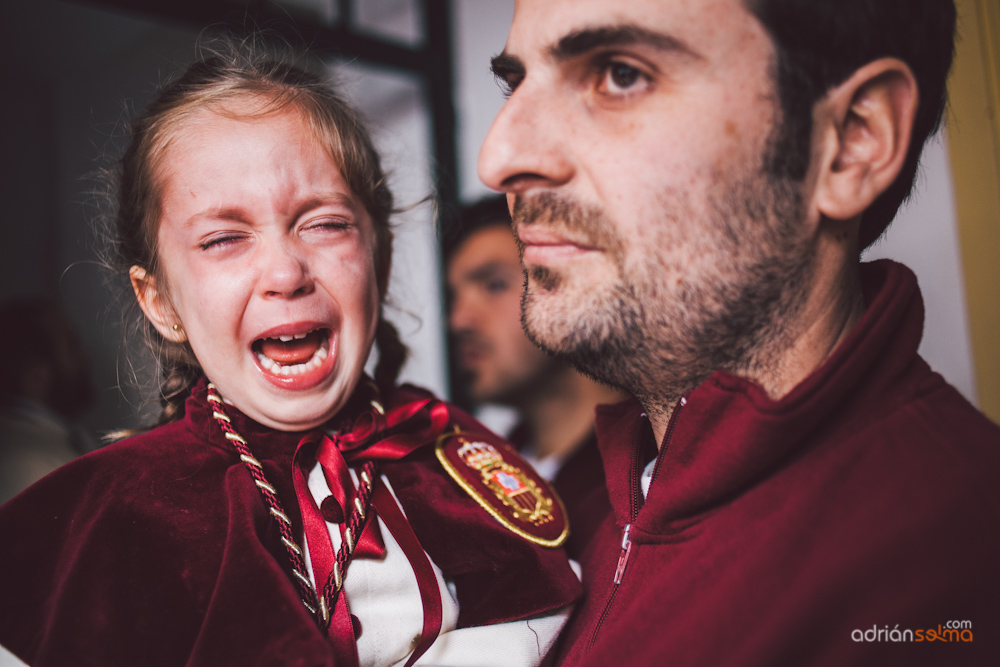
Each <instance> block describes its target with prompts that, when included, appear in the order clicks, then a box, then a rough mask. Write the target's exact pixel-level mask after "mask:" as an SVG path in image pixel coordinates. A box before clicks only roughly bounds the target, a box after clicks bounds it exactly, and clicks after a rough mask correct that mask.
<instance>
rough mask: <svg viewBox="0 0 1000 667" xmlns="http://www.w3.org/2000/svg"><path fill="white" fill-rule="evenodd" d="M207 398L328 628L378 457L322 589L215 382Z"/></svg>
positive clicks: (302, 591) (364, 476)
mask: <svg viewBox="0 0 1000 667" xmlns="http://www.w3.org/2000/svg"><path fill="white" fill-rule="evenodd" d="M207 398H208V400H209V401H210V402H211V403H212V404H213V408H212V416H213V417H215V420H216V421H217V422H218V423H219V426H220V427H221V428H222V432H223V435H225V436H226V439H227V440H229V441H230V442H231V443H232V444H233V446H234V447H235V448H236V450H237V452H239V455H240V460H241V461H243V463H244V465H245V466H246V468H247V470H248V471H249V472H250V475H251V476H252V477H253V480H254V483H255V484H256V485H257V490H258V491H260V495H261V496H262V497H263V499H264V502H265V504H266V505H267V508H268V511H269V513H270V514H271V516H272V518H274V520H275V523H277V524H278V530H279V531H280V532H281V542H282V544H283V545H284V546H285V550H286V551H287V552H288V560H289V561H290V563H291V566H292V574H293V575H295V582H296V584H297V585H298V589H299V598H300V599H301V600H302V604H303V605H304V606H305V608H306V609H308V610H309V613H311V614H312V615H313V616H314V617H315V618H316V622H317V623H318V624H319V626H320V628H321V629H323V630H326V628H327V627H329V625H330V610H331V609H333V607H334V605H335V604H336V601H337V596H338V595H339V594H340V591H341V590H342V589H343V587H344V574H346V572H347V566H348V565H349V564H350V562H351V558H352V557H353V556H354V549H355V547H356V546H357V543H358V539H359V538H360V537H361V533H362V531H364V528H365V525H366V523H367V521H366V519H367V518H368V516H369V510H370V509H371V504H372V486H373V484H374V481H375V479H376V478H377V477H378V466H377V465H376V464H375V461H368V462H366V463H365V464H364V466H363V467H362V469H361V473H360V474H359V475H358V477H359V480H360V484H359V485H358V493H357V496H355V498H354V508H353V509H352V511H351V516H350V518H349V519H348V521H347V526H346V530H345V531H344V540H343V541H342V542H341V544H340V549H339V550H338V551H337V559H336V561H334V563H333V569H332V570H331V571H330V576H329V577H327V581H326V584H325V585H324V586H323V591H322V593H320V592H318V591H317V590H316V587H315V586H314V585H313V583H312V581H311V580H310V579H309V575H308V573H307V572H306V566H305V561H304V560H303V557H302V549H301V548H300V547H299V545H298V543H297V542H296V541H295V535H294V533H292V522H291V520H290V519H289V518H288V515H287V514H285V511H284V509H283V508H282V506H281V501H280V500H279V499H278V493H277V491H275V489H274V487H273V486H271V484H270V483H269V482H268V481H267V478H266V477H264V468H263V466H262V465H261V464H260V461H258V460H257V459H256V458H254V456H253V453H252V452H251V451H250V446H249V445H248V444H247V441H246V440H245V439H244V438H243V436H241V435H240V434H239V433H237V432H236V429H235V428H233V425H232V422H231V420H230V419H229V417H228V416H227V415H226V413H225V410H224V409H223V407H222V397H221V396H220V395H219V394H218V391H217V390H216V387H215V385H214V384H212V383H209V385H208V396H207ZM371 404H372V407H373V408H375V409H376V410H377V411H378V412H379V413H382V414H384V411H383V409H382V406H381V405H380V404H379V403H378V402H376V401H372V402H371Z"/></svg>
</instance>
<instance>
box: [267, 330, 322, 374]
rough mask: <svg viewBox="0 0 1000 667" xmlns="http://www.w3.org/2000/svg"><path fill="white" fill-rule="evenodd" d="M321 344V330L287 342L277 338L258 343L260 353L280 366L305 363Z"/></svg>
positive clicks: (301, 335) (300, 335)
mask: <svg viewBox="0 0 1000 667" xmlns="http://www.w3.org/2000/svg"><path fill="white" fill-rule="evenodd" d="M283 338H288V336H283ZM322 344H323V332H322V331H321V330H316V331H310V332H309V333H308V334H305V335H303V334H299V335H298V336H296V337H294V338H292V340H287V341H284V340H279V339H278V338H264V339H263V340H261V341H260V343H259V345H260V351H261V352H262V353H263V354H264V355H265V356H267V357H268V358H270V359H272V360H274V361H276V362H278V363H279V364H281V365H282V366H294V365H296V364H304V363H306V362H307V361H309V360H310V359H311V358H312V356H313V355H314V354H315V353H316V350H317V349H318V348H319V346H320V345H322Z"/></svg>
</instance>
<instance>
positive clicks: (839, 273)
mask: <svg viewBox="0 0 1000 667" xmlns="http://www.w3.org/2000/svg"><path fill="white" fill-rule="evenodd" d="M849 251H850V249H849ZM856 256H857V255H856V253H855V254H854V257H856ZM827 257H830V258H831V259H830V262H829V265H828V266H819V267H818V270H817V271H816V273H815V274H814V277H813V280H812V281H811V285H810V286H809V288H808V290H809V293H808V295H807V296H806V298H805V300H804V301H803V303H802V306H801V308H799V309H797V310H796V311H795V316H794V317H793V318H792V320H791V321H787V322H781V323H777V324H776V326H775V327H774V331H776V332H781V334H782V335H777V336H774V337H773V338H772V339H770V340H769V341H766V342H765V344H763V345H760V346H759V347H758V349H757V350H755V354H754V356H753V358H752V359H749V360H747V361H746V363H745V364H744V366H743V367H740V368H731V369H726V370H728V371H730V372H732V373H733V374H734V375H738V376H740V377H744V378H746V379H748V380H751V381H753V382H755V383H756V384H758V385H759V386H760V387H761V388H762V389H763V390H764V391H765V392H766V393H767V395H768V396H769V397H770V398H772V399H773V400H779V399H781V398H783V397H784V396H786V395H787V394H788V393H789V392H791V391H792V389H794V388H795V387H796V386H797V385H798V384H799V383H800V382H802V381H803V380H805V379H806V378H807V377H809V375H811V374H812V373H813V371H815V370H816V369H817V368H819V366H820V365H821V364H822V363H823V362H824V361H825V360H826V359H827V358H828V357H829V356H830V355H831V354H832V353H833V351H834V350H835V349H836V348H837V346H838V345H840V343H841V342H842V341H843V340H844V338H845V337H846V336H847V334H848V333H850V331H851V329H853V328H854V325H855V324H857V323H858V321H859V320H860V319H861V316H862V315H863V314H864V309H865V304H864V297H863V295H862V293H861V281H860V276H859V268H860V266H859V263H858V262H857V261H856V260H854V261H844V262H837V261H836V254H835V253H831V254H830V255H827ZM768 343H770V344H768ZM704 379H705V378H701V379H700V380H699V381H698V382H697V383H696V384H695V385H694V386H690V387H688V388H687V389H686V390H684V391H683V392H681V393H676V392H671V395H670V396H659V397H648V396H647V397H639V400H640V402H641V403H642V405H643V407H644V408H645V409H646V414H647V415H648V416H649V420H650V423H651V424H652V427H653V433H654V435H655V436H656V442H657V447H660V446H661V445H662V443H663V437H664V435H665V434H666V431H667V427H668V425H669V423H670V418H671V416H672V415H673V412H674V409H675V407H676V405H677V401H678V400H679V399H680V396H681V394H682V393H686V392H687V391H691V390H693V389H695V387H696V386H697V384H700V382H702V381H704ZM675 394H676V395H675Z"/></svg>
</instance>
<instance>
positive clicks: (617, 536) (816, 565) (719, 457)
mask: <svg viewBox="0 0 1000 667" xmlns="http://www.w3.org/2000/svg"><path fill="white" fill-rule="evenodd" d="M861 277H862V284H863V288H864V293H865V300H866V303H867V304H868V307H867V310H866V313H865V315H864V317H863V318H862V320H861V321H860V322H859V323H858V324H857V326H856V327H855V328H854V329H853V330H852V331H851V332H850V333H849V334H848V336H847V337H846V338H845V340H844V341H843V342H842V343H841V344H840V345H839V346H838V347H837V349H836V350H835V351H834V352H833V354H832V355H831V356H830V358H828V359H827V360H826V361H825V362H824V363H823V364H822V365H821V366H820V368H818V369H817V370H816V371H815V372H814V373H813V374H812V375H811V376H809V377H808V378H806V379H805V380H804V381H803V382H802V383H801V384H800V385H798V386H797V387H795V388H794V389H793V390H792V391H791V393H789V394H788V395H787V396H785V397H784V398H782V399H781V400H779V401H772V400H770V399H769V398H768V397H767V396H766V394H765V393H764V392H763V391H762V390H761V389H760V388H759V387H758V386H756V385H755V384H753V383H751V382H748V381H746V380H744V379H741V378H738V377H734V376H733V375H730V374H727V373H723V372H717V373H715V374H714V375H712V376H711V377H710V378H709V379H708V380H706V381H705V382H704V383H703V384H702V385H701V386H699V387H698V388H696V389H694V390H693V391H692V392H690V393H689V394H688V395H687V396H686V399H687V403H686V405H685V406H684V407H682V408H680V409H679V411H676V412H675V416H674V422H673V433H672V434H670V435H669V436H668V438H669V439H665V441H664V443H663V446H662V447H661V450H660V453H659V462H658V466H659V467H658V469H657V473H656V476H655V477H654V479H653V481H652V484H651V486H650V489H649V494H648V496H647V498H646V499H645V501H643V500H642V495H641V494H640V493H639V492H638V484H639V473H640V472H641V470H642V468H643V465H644V464H645V463H646V460H647V459H644V458H643V456H642V452H643V451H644V448H645V447H647V446H648V445H649V444H650V442H651V441H652V438H653V436H652V431H651V429H650V427H649V422H648V421H647V420H646V419H645V418H644V417H642V415H641V412H642V408H641V407H640V406H639V405H638V404H637V403H635V402H629V403H624V404H619V405H618V406H614V407H608V408H602V409H599V411H598V420H597V437H598V442H599V443H600V446H601V453H602V455H603V457H604V460H605V473H606V476H607V480H608V485H609V489H610V496H611V504H612V506H613V508H614V515H613V516H612V517H610V518H609V519H608V520H607V521H606V522H605V523H604V524H602V526H601V528H600V529H599V531H598V534H597V536H596V537H595V538H594V540H593V541H592V542H591V546H590V548H589V549H588V551H587V552H586V554H585V557H584V558H583V561H582V563H581V564H582V566H583V576H584V578H583V581H584V588H585V590H586V592H587V597H586V598H585V600H584V603H583V606H582V607H580V608H578V610H577V614H576V617H575V618H574V619H573V620H571V621H570V625H569V626H568V627H567V630H566V631H565V633H564V636H563V639H562V641H563V651H562V660H561V662H562V664H566V665H630V666H636V665H684V666H685V667H690V666H694V665H705V666H711V667H725V666H729V665H735V666H739V667H755V666H760V667H765V666H766V667H772V666H776V665H781V666H784V665H809V666H810V667H821V666H827V667H844V666H846V665H870V666H871V667H885V666H886V665H907V666H914V665H962V666H963V667H970V666H978V665H990V666H995V665H1000V428H998V427H997V425H996V424H994V423H992V422H990V421H989V420H988V419H987V418H986V417H984V416H983V415H982V414H981V413H979V412H978V411H977V410H976V409H975V408H973V407H972V406H971V405H970V404H969V403H968V402H967V401H966V400H965V399H964V398H962V396H961V395H959V393H958V392H957V391H956V390H955V389H954V388H953V387H951V386H950V385H948V384H947V383H946V382H945V381H944V380H943V379H942V378H941V376H940V375H938V374H937V373H934V372H933V371H931V370H930V368H929V367H928V366H927V364H926V363H925V362H924V360H923V359H921V358H920V356H919V355H918V354H917V345H918V343H919V341H920V336H921V331H922V324H923V304H922V302H921V299H920V293H919V290H918V288H917V284H916V279H915V277H914V276H913V274H912V273H911V272H910V271H909V270H908V269H906V268H905V267H903V266H901V265H899V264H894V263H891V262H884V261H883V262H877V263H874V264H871V265H863V266H862V274H861ZM627 523H631V524H632V530H631V539H632V550H631V552H630V554H629V558H628V562H627V565H626V568H625V571H624V575H623V578H622V581H621V584H620V585H619V586H618V587H617V589H616V587H615V586H614V584H613V579H614V573H615V571H616V568H617V566H618V563H619V556H620V554H621V553H622V550H621V543H622V529H623V527H624V526H625V524H627ZM612 598H613V599H612ZM609 600H610V604H609ZM602 614H603V618H602ZM949 621H971V623H972V626H971V633H969V634H966V635H965V636H966V638H968V637H969V636H970V634H971V637H972V640H973V641H972V642H962V641H960V637H958V639H959V641H951V642H944V641H938V640H936V641H933V642H929V641H926V639H927V636H928V635H927V633H926V630H929V629H933V630H934V631H935V635H936V631H937V628H938V626H939V624H940V625H942V626H944V625H945V624H947V623H948V622H949ZM873 629H875V630H876V632H872V630H873ZM894 630H898V631H899V634H900V635H902V631H904V630H910V631H911V633H912V634H911V635H910V637H912V638H913V639H914V641H912V642H893V641H892V638H893V637H897V635H895V634H892V631H894ZM917 630H923V631H925V632H924V633H923V636H924V638H925V641H923V642H918V641H916V631H917ZM855 631H859V632H860V638H861V640H860V641H855V639H856V638H858V637H859V634H858V633H856V632H855ZM879 632H881V635H880V634H879ZM865 633H867V636H868V637H871V638H872V639H874V640H875V641H867V640H866V634H865ZM595 634H596V640H595ZM958 634H959V633H957V632H956V633H954V636H949V638H956V636H957V635H958ZM852 635H853V636H852ZM880 637H881V639H880ZM591 642H593V644H592V645H591Z"/></svg>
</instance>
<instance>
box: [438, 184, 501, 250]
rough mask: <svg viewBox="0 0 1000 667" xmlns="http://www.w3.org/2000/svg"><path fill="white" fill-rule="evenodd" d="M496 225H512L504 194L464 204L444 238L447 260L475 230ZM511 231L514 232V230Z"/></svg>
mask: <svg viewBox="0 0 1000 667" xmlns="http://www.w3.org/2000/svg"><path fill="white" fill-rule="evenodd" d="M495 225H506V226H507V227H510V211H509V210H507V198H506V197H505V196H504V195H490V196H488V197H484V198H482V199H480V200H479V201H477V202H475V203H474V204H470V205H468V206H463V207H462V208H461V209H460V210H459V212H458V215H457V216H456V218H455V220H454V222H453V223H452V224H451V225H450V226H449V227H448V230H449V233H448V235H447V237H446V238H445V239H444V256H445V261H450V260H451V256H452V255H454V254H455V251H456V250H458V248H459V246H461V245H462V244H463V243H465V241H466V239H468V238H469V237H470V236H472V235H473V234H474V233H475V232H478V231H479V230H480V229H485V228H486V227H493V226H495ZM511 233H512V234H513V230H512V231H511Z"/></svg>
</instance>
